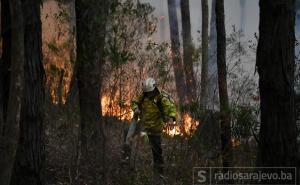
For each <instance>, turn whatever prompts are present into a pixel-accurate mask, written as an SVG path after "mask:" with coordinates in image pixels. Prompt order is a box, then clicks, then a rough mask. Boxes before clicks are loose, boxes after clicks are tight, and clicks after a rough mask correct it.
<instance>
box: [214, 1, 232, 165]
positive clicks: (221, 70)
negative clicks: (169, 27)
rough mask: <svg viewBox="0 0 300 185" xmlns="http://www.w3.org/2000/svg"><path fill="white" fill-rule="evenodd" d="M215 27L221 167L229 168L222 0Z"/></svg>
mask: <svg viewBox="0 0 300 185" xmlns="http://www.w3.org/2000/svg"><path fill="white" fill-rule="evenodd" d="M215 11H216V27H217V64H218V84H219V98H220V113H221V145H222V159H223V166H224V167H230V166H231V162H232V144H231V128H230V113H229V100H228V92H227V78H226V75H227V71H226V31H225V14H224V0H217V2H216V10H215Z"/></svg>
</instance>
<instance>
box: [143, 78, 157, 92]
mask: <svg viewBox="0 0 300 185" xmlns="http://www.w3.org/2000/svg"><path fill="white" fill-rule="evenodd" d="M155 87H156V82H155V80H154V79H153V78H147V79H146V80H145V81H144V82H143V92H151V91H153V90H154V89H155Z"/></svg>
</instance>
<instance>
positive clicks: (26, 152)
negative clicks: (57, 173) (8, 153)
mask: <svg viewBox="0 0 300 185" xmlns="http://www.w3.org/2000/svg"><path fill="white" fill-rule="evenodd" d="M22 2H23V4H22V7H23V15H24V23H25V24H24V34H25V41H24V46H25V65H24V70H25V71H26V73H25V76H24V89H23V98H22V108H21V121H20V139H19V148H18V150H17V156H16V162H15V166H14V174H13V178H12V182H11V184H12V185H42V184H44V183H43V165H44V160H45V157H44V147H45V146H44V128H43V114H44V99H45V90H44V77H45V73H44V67H43V61H42V60H43V59H42V35H41V33H42V32H41V19H40V5H41V1H39V0H26V1H24V0H23V1H22Z"/></svg>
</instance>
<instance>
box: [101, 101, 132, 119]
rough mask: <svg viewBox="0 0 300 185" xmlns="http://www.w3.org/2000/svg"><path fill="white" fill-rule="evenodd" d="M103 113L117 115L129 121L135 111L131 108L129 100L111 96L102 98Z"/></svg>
mask: <svg viewBox="0 0 300 185" xmlns="http://www.w3.org/2000/svg"><path fill="white" fill-rule="evenodd" d="M101 106H102V114H103V115H105V116H115V117H117V118H118V119H120V120H122V121H129V120H130V119H131V118H132V116H133V112H132V110H131V108H130V103H129V102H123V101H121V100H115V99H112V98H110V97H109V96H103V97H102V98H101Z"/></svg>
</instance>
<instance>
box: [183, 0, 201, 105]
mask: <svg viewBox="0 0 300 185" xmlns="http://www.w3.org/2000/svg"><path fill="white" fill-rule="evenodd" d="M180 7H181V17H182V41H183V63H184V71H185V77H186V97H187V101H188V103H193V102H195V101H196V97H197V96H196V79H195V76H194V68H193V45H192V34H191V20H190V5H189V0H181V1H180Z"/></svg>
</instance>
